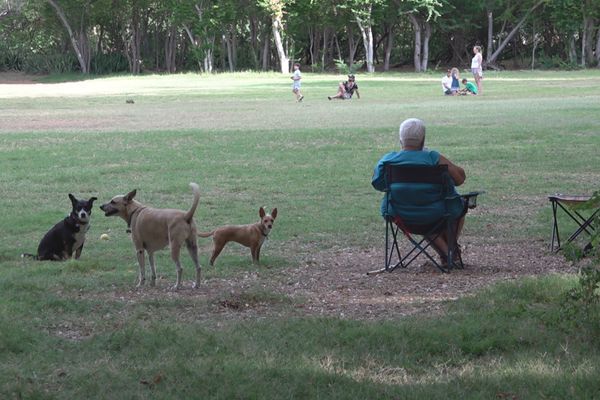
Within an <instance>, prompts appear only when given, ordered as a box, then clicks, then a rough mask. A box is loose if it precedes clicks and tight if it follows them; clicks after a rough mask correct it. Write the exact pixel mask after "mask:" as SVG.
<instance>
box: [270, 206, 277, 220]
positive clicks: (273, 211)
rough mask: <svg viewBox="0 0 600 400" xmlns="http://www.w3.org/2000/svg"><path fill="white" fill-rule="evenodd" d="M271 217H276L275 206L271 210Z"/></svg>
mask: <svg viewBox="0 0 600 400" xmlns="http://www.w3.org/2000/svg"><path fill="white" fill-rule="evenodd" d="M271 217H273V219H275V218H277V207H275V208H274V209H273V210H271Z"/></svg>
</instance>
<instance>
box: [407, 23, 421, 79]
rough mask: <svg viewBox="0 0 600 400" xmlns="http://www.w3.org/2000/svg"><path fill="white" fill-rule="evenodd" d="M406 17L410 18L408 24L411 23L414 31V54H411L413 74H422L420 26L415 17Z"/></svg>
mask: <svg viewBox="0 0 600 400" xmlns="http://www.w3.org/2000/svg"><path fill="white" fill-rule="evenodd" d="M408 17H409V18H410V22H411V23H412V25H413V29H414V31H415V50H414V54H413V62H414V64H415V72H422V71H423V67H422V65H421V35H422V28H421V24H420V23H419V20H418V19H417V17H415V16H414V15H413V14H408Z"/></svg>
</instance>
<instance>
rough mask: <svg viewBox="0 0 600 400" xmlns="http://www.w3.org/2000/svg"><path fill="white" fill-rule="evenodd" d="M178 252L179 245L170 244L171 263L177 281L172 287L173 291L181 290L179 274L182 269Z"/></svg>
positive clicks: (179, 249)
mask: <svg viewBox="0 0 600 400" xmlns="http://www.w3.org/2000/svg"><path fill="white" fill-rule="evenodd" d="M180 252H181V245H180V244H179V243H171V258H172V259H173V262H175V269H176V271H177V281H176V282H175V286H173V289H174V290H178V289H180V288H181V274H182V272H183V268H181V263H180V262H179V253H180Z"/></svg>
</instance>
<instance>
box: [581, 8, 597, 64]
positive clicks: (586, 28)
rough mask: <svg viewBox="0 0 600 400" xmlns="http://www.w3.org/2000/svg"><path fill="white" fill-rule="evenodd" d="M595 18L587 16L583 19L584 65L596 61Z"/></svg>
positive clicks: (582, 45)
mask: <svg viewBox="0 0 600 400" xmlns="http://www.w3.org/2000/svg"><path fill="white" fill-rule="evenodd" d="M595 22H596V21H594V18H592V17H589V16H588V17H585V18H584V19H583V37H582V40H581V41H582V44H581V58H582V61H581V64H582V66H583V67H585V66H586V65H591V64H592V63H593V62H594V44H593V43H594V30H595V29H594V25H595Z"/></svg>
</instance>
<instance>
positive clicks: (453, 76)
mask: <svg viewBox="0 0 600 400" xmlns="http://www.w3.org/2000/svg"><path fill="white" fill-rule="evenodd" d="M473 53H474V56H473V59H472V60H471V73H472V74H473V78H474V79H475V84H473V83H472V82H469V81H468V80H467V79H466V78H463V79H462V80H461V79H460V72H459V71H458V68H452V69H448V70H447V71H446V76H444V77H443V78H442V91H443V92H444V94H445V95H448V96H456V95H467V94H473V95H477V94H481V80H482V78H483V56H482V55H481V47H479V46H475V47H473ZM459 82H461V83H462V84H463V86H464V87H463V88H461V87H460V83H459Z"/></svg>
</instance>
